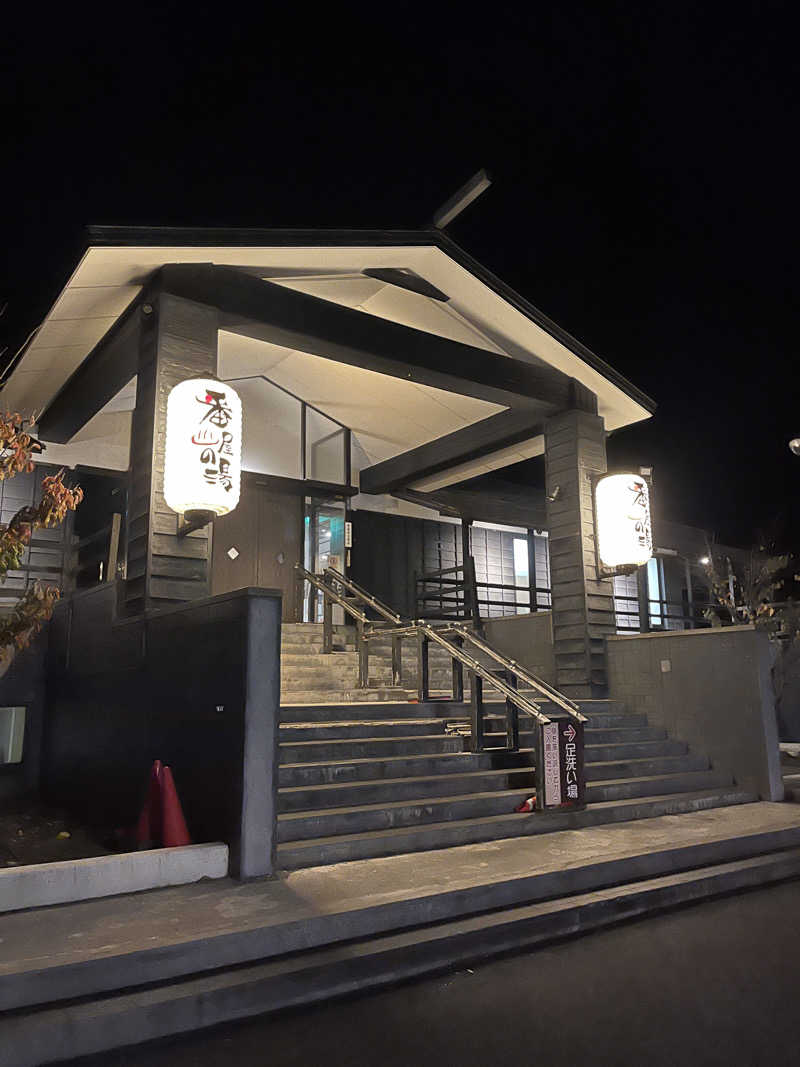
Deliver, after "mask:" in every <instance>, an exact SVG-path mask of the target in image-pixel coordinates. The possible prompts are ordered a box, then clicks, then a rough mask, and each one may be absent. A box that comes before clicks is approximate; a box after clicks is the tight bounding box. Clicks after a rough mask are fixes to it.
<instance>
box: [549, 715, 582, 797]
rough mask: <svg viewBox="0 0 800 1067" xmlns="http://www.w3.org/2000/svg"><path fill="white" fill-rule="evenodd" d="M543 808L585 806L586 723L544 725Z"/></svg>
mask: <svg viewBox="0 0 800 1067" xmlns="http://www.w3.org/2000/svg"><path fill="white" fill-rule="evenodd" d="M542 760H543V763H544V805H543V806H544V807H545V808H557V807H570V808H572V807H582V806H583V805H584V804H585V803H586V776H585V773H584V764H583V723H578V722H572V720H570V719H566V720H565V719H561V720H558V721H556V722H549V723H546V724H545V725H544V726H542Z"/></svg>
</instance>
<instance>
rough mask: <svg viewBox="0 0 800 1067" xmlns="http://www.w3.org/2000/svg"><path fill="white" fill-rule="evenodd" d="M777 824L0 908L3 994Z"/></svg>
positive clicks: (188, 966)
mask: <svg viewBox="0 0 800 1067" xmlns="http://www.w3.org/2000/svg"><path fill="white" fill-rule="evenodd" d="M531 817H532V818H535V817H536V816H531ZM787 829H788V830H792V831H796V830H798V829H800V807H798V806H797V805H792V804H769V803H759V804H746V805H740V806H735V807H730V808H716V809H712V810H709V811H699V812H693V813H690V814H681V815H669V816H662V817H660V818H656V819H645V820H641V821H639V822H633V823H620V824H617V825H610V826H599V827H590V828H586V829H581V830H568V831H562V832H558V833H552V834H544V835H540V836H535V837H529V838H514V839H510V840H505V841H493V842H489V843H486V844H479V845H467V846H463V847H460V848H452V849H445V850H441V851H436V852H427V853H421V854H417V855H403V856H393V857H385V858H381V859H373V860H361V861H358V862H354V863H347V864H339V865H336V866H332V867H323V868H316V869H309V870H302V871H297V872H294V873H292V874H291V875H289V876H288V877H286V878H285V879H283V880H278V881H262V882H256V883H250V884H245V885H241V884H237V883H234V882H232V881H229V880H227V879H225V880H221V881H219V882H206V883H199V884H196V885H191V886H181V887H176V888H173V889H164V890H155V891H151V892H149V893H143V894H132V895H128V896H120V897H115V898H108V899H104V900H95V901H86V902H84V903H79V904H67V905H60V906H57V907H52V908H44V909H34V910H30V911H25V912H16V913H12V914H7V915H5V916H1V917H0V945H2V951H0V1008H14V1007H18V1006H21V1005H24V1004H26V1003H28V1004H29V1003H41V1002H42V1001H43V1000H47V999H48V992H47V991H48V990H49V989H52V995H56V992H58V993H59V994H60V995H71V996H78V995H84V994H86V993H90V992H94V991H101V990H104V989H113V988H117V987H118V985H119V984H130V975H131V973H136V974H137V976H138V979H139V981H142V982H144V981H151V980H159V979H160V980H164V979H166V978H169V977H171V976H173V975H177V974H189V973H193V972H194V971H197V970H206V969H210V968H211V967H222V966H226V965H228V964H230V963H236V962H243V961H245V960H250V959H263V958H267V957H270V956H274V955H277V954H279V953H282V952H289V951H296V950H298V949H303V948H307V947H311V946H314V945H321V944H326V943H331V942H334V941H337V940H342V939H344V938H347V937H353V936H369V935H372V934H375V933H379V932H382V931H385V930H391V929H398V928H401V927H403V926H408V925H413V924H419V923H423V922H427V921H438V920H440V919H441V918H448V917H450V916H452V915H453V914H459V913H460V914H464V913H466V912H468V911H470V910H471V911H478V910H481V907H482V906H483V907H486V906H487V905H486V904H485V903H484V904H482V901H483V900H484V899H485V893H486V890H487V888H488V887H493V886H497V884H498V883H503V884H504V887H505V886H508V887H509V888H508V894H507V899H506V900H499V901H497V902H494V903H492V904H491V905H489V906H494V907H498V906H505V905H506V904H514V903H518V902H520V901H523V900H526V899H528V897H527V896H526V892H527V889H528V886H529V885H531V884H532V880H533V879H542V877H543V876H544V877H550V876H552V878H553V882H552V887H551V889H550V891H549V893H547V894H543V893H541V891H540V893H539V896H538V899H542V897H543V896H544V895H550V896H553V895H560V892H558V889H559V887H560V886H561V885H562V883H563V881H564V877H565V876H569V875H570V874H572V875H574V876H575V878H579V877H582V876H583V872H584V871H585V869H586V868H591V869H592V870H593V871H596V870H597V869H598V865H606V864H611V865H613V864H614V863H615V862H617V861H627V860H630V858H631V857H640V856H641V857H643V858H644V859H643V860H642V861H641V862H640V861H639V860H638V859H637V860H635V865H636V869H637V870H639V871H640V873H639V874H638V876H639V877H647V876H648V872H647V870H646V857H647V856H649V855H652V854H653V853H654V852H659V851H662V850H674V849H682V848H692V847H693V846H695V845H698V844H710V843H713V842H716V841H724V840H728V839H730V838H742V837H748V836H750V835H764V834H767V835H768V834H770V833H772V832H776V831H777V832H778V833H780V832H781V831H784V830H787ZM765 847H769V845H768V844H767V845H766V846H765ZM684 866H686V864H685V863H684ZM610 870H612V871H613V866H612V868H610ZM610 881H613V879H609V881H607V882H606V884H610ZM539 884H540V885H541V883H539ZM595 884H601V882H600V881H599V880H595ZM566 891H573V892H574V891H576V890H575V888H574V887H573V886H572V885H567V886H566V888H563V889H561V892H566ZM503 892H504V893H506V889H505V888H504V890H503ZM132 968H133V969H134V970H133V971H132ZM148 968H149V970H148ZM151 972H152V973H151ZM119 976H121V977H122V978H127V979H128V981H127V982H118V981H117V979H118V977H119ZM65 982H67V983H69V984H68V986H67V988H68V993H67V994H65V993H64V989H65Z"/></svg>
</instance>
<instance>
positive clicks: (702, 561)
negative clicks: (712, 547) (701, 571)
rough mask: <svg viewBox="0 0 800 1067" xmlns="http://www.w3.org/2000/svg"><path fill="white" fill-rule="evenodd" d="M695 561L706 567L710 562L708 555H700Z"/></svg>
mask: <svg viewBox="0 0 800 1067" xmlns="http://www.w3.org/2000/svg"><path fill="white" fill-rule="evenodd" d="M697 562H698V563H699V564H700V565H701V566H703V567H707V566H708V565H709V563H710V562H711V560H710V559H709V558H708V556H701V557H700V559H699V560H698V561H697Z"/></svg>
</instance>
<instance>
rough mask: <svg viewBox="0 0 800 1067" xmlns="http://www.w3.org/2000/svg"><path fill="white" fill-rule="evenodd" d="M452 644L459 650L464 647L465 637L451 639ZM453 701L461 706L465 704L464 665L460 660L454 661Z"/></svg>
mask: <svg viewBox="0 0 800 1067" xmlns="http://www.w3.org/2000/svg"><path fill="white" fill-rule="evenodd" d="M450 640H451V643H452V644H454V645H456V646H457V647H458V648H463V647H464V639H463V637H451V638H450ZM452 662H453V700H455V701H456V702H457V703H459V704H463V703H464V664H463V663H462V662H461V660H459V659H455V658H454V659H453V661H452Z"/></svg>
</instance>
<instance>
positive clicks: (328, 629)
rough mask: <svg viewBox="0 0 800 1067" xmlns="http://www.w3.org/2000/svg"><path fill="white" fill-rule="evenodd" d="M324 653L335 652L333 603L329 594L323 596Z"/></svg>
mask: <svg viewBox="0 0 800 1067" xmlns="http://www.w3.org/2000/svg"><path fill="white" fill-rule="evenodd" d="M322 651H323V653H324V654H325V655H328V653H330V652H333V601H332V600H331V598H330V597H329V596H328V594H327V593H324V592H323V594H322Z"/></svg>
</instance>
